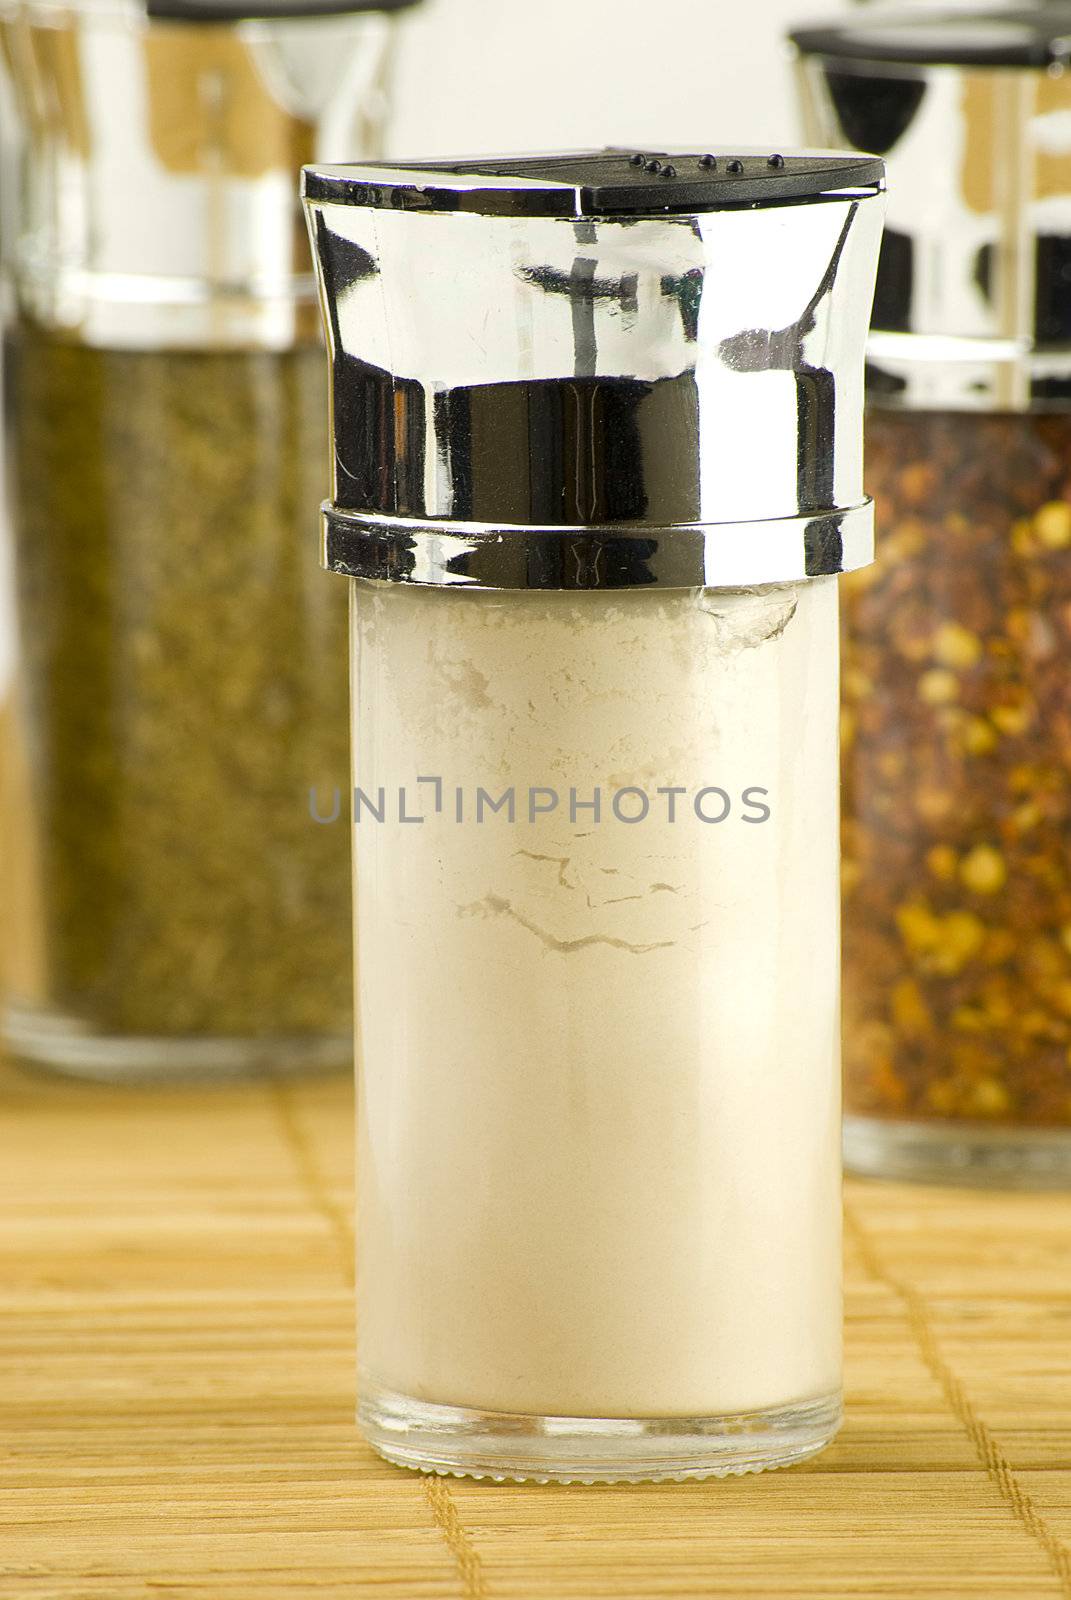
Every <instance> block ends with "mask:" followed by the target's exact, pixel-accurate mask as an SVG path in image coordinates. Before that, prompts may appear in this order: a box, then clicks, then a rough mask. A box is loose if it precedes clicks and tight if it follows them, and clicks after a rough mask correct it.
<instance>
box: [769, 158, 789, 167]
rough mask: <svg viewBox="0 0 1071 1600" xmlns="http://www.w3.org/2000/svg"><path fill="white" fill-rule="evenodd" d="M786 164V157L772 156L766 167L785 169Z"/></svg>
mask: <svg viewBox="0 0 1071 1600" xmlns="http://www.w3.org/2000/svg"><path fill="white" fill-rule="evenodd" d="M784 164H785V158H784V156H771V157H770V159H769V161H767V163H766V165H767V166H768V167H783V166H784Z"/></svg>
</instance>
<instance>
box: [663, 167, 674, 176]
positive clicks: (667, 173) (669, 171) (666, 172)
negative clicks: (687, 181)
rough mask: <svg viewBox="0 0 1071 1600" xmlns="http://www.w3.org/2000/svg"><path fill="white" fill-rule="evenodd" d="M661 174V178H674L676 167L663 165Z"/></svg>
mask: <svg viewBox="0 0 1071 1600" xmlns="http://www.w3.org/2000/svg"><path fill="white" fill-rule="evenodd" d="M662 176H663V178H675V177H676V176H677V169H676V167H674V166H669V167H663V168H662Z"/></svg>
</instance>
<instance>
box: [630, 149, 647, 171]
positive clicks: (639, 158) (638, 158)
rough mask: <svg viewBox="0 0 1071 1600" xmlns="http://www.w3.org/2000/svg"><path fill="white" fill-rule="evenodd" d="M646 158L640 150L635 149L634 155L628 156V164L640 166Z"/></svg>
mask: <svg viewBox="0 0 1071 1600" xmlns="http://www.w3.org/2000/svg"><path fill="white" fill-rule="evenodd" d="M646 160H647V157H646V156H645V155H644V154H643V153H642V152H641V151H639V150H637V152H636V154H635V155H634V156H629V158H628V164H629V166H630V167H642V166H643V164H644V162H645V161H646Z"/></svg>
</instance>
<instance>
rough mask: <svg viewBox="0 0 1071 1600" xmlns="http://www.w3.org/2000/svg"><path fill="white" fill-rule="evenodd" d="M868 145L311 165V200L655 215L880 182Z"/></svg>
mask: <svg viewBox="0 0 1071 1600" xmlns="http://www.w3.org/2000/svg"><path fill="white" fill-rule="evenodd" d="M884 172H885V168H884V164H883V163H882V162H881V161H880V160H878V159H877V158H875V157H874V156H864V155H850V154H845V155H840V154H833V155H828V154H827V155H790V154H786V153H783V152H782V151H780V150H763V151H755V150H745V151H740V150H732V149H730V150H704V151H698V150H697V151H693V152H684V151H679V150H674V151H667V150H651V149H643V150H638V149H635V148H632V149H620V150H597V151H587V152H581V153H576V154H566V155H544V156H509V157H503V158H497V157H496V158H494V159H488V160H484V159H474V160H470V161H452V162H438V161H436V162H420V163H413V164H411V165H410V164H401V165H397V164H388V163H369V164H367V165H362V166H354V167H347V166H337V167H336V166H331V167H306V168H305V172H304V179H303V193H304V196H305V198H306V199H307V200H312V201H319V202H321V203H322V202H335V203H337V204H342V205H353V206H372V207H384V208H388V209H389V208H396V209H399V210H422V211H472V212H478V213H482V214H483V215H497V216H561V217H591V216H626V217H627V216H650V215H659V214H662V215H664V214H665V213H666V212H694V211H716V210H724V209H726V208H728V207H732V206H740V205H747V206H756V205H784V204H786V203H790V202H793V201H806V200H817V199H820V198H821V197H822V196H823V195H828V194H834V193H837V192H840V191H843V190H846V189H864V188H865V189H873V188H875V187H880V185H881V183H882V181H883V178H884Z"/></svg>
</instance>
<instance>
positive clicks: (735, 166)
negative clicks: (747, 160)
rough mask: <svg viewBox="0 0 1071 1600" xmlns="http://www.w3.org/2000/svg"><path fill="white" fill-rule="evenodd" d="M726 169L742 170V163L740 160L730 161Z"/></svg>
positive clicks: (732, 170)
mask: <svg viewBox="0 0 1071 1600" xmlns="http://www.w3.org/2000/svg"><path fill="white" fill-rule="evenodd" d="M727 170H728V171H729V172H743V170H744V163H743V162H742V161H730V162H729V164H728V168H727Z"/></svg>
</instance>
